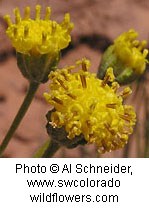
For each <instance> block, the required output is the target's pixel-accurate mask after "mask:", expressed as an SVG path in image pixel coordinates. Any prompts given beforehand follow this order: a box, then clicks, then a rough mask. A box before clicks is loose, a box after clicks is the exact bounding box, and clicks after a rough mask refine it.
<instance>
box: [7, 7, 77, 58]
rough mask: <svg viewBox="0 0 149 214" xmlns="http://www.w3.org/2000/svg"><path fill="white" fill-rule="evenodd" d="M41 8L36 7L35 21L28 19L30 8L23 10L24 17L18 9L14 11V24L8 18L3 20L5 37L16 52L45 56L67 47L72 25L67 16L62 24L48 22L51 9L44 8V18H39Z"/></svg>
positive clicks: (66, 15)
mask: <svg viewBox="0 0 149 214" xmlns="http://www.w3.org/2000/svg"><path fill="white" fill-rule="evenodd" d="M40 12H41V6H40V5H37V6H36V14H35V19H31V18H30V7H26V8H25V10H24V17H23V18H22V17H21V15H20V11H19V9H18V8H16V9H15V10H14V14H15V23H12V22H11V19H10V16H9V15H6V16H5V17H4V18H5V20H6V21H7V24H8V28H7V31H6V33H7V35H8V37H9V38H10V40H11V42H12V45H13V46H14V47H15V49H16V51H17V52H20V53H23V54H47V53H51V54H52V53H55V52H58V51H60V50H61V49H63V48H65V47H67V46H68V44H69V42H70V41H71V37H70V32H71V30H72V28H73V24H72V23H71V22H70V16H69V14H68V13H67V14H65V17H64V20H63V22H62V23H60V24H58V23H57V22H56V21H51V20H50V15H51V9H50V7H47V8H46V12H45V16H44V18H43V19H41V18H40Z"/></svg>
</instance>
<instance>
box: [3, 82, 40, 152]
mask: <svg viewBox="0 0 149 214" xmlns="http://www.w3.org/2000/svg"><path fill="white" fill-rule="evenodd" d="M38 87H39V83H36V82H30V85H29V89H28V92H27V94H26V96H25V98H24V101H23V103H22V105H21V107H20V109H19V111H18V113H17V115H16V117H15V118H14V120H13V122H12V125H11V126H10V128H9V130H8V132H7V134H6V136H5V138H4V139H3V141H2V144H1V145H0V155H1V154H2V153H3V151H4V150H5V149H6V147H7V146H8V144H9V141H10V139H11V138H12V136H13V134H14V133H15V131H16V129H17V128H18V126H19V124H20V123H21V121H22V119H23V117H24V116H25V113H26V112H27V110H28V108H29V106H30V104H31V102H32V100H33V98H34V95H35V93H36V91H37V89H38Z"/></svg>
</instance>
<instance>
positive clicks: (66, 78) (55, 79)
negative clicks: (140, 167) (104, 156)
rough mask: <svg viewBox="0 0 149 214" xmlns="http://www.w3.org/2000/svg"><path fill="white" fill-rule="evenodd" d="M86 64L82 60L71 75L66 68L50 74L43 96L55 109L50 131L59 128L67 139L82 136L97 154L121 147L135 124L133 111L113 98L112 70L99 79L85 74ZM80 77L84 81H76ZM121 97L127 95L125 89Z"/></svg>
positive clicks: (119, 97) (87, 62)
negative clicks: (47, 88)
mask: <svg viewBox="0 0 149 214" xmlns="http://www.w3.org/2000/svg"><path fill="white" fill-rule="evenodd" d="M89 65H90V62H89V61H88V60H86V59H82V60H79V61H77V62H76V64H75V66H72V68H73V69H74V70H73V72H71V70H70V66H69V67H65V68H63V69H58V70H56V71H54V72H52V73H50V75H49V79H50V85H49V89H50V90H49V93H44V97H45V99H46V100H47V102H48V103H50V104H51V105H53V107H54V109H55V111H53V112H52V114H51V121H50V124H54V125H53V128H60V127H62V126H63V127H64V128H65V130H66V133H67V137H68V138H69V139H73V138H75V137H76V136H79V135H80V134H82V135H83V136H84V138H85V140H86V141H87V142H88V143H90V144H91V143H94V144H96V146H97V148H98V151H99V152H100V153H104V152H109V151H112V150H116V149H120V148H123V147H124V146H125V144H126V143H127V141H128V136H129V135H130V134H131V133H132V131H133V126H134V125H135V122H136V114H135V112H134V109H133V107H132V106H128V105H123V96H119V95H117V93H116V89H115V88H118V87H119V86H118V84H117V83H116V84H114V83H115V82H113V81H114V79H115V78H114V75H113V70H112V68H109V69H108V70H107V74H106V75H105V78H104V79H103V80H100V79H98V78H97V77H96V75H95V74H94V73H91V72H90V71H89V67H90V66H89ZM83 74H84V76H83V78H84V79H83V78H82V77H81V78H80V75H83ZM60 80H61V81H60ZM108 82H111V83H110V85H108V84H107V83H108ZM64 86H65V87H64ZM123 94H130V93H129V90H128V88H126V90H125V89H124V91H123Z"/></svg>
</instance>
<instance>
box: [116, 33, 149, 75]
mask: <svg viewBox="0 0 149 214" xmlns="http://www.w3.org/2000/svg"><path fill="white" fill-rule="evenodd" d="M137 37H138V33H137V32H136V31H135V30H133V29H131V30H129V31H128V32H124V33H122V34H121V35H120V36H119V37H118V38H116V39H115V41H114V51H115V53H116V55H117V57H118V58H119V59H120V60H121V61H122V62H123V63H124V64H125V66H127V67H130V68H132V69H133V70H134V72H135V73H136V74H142V73H143V72H144V70H145V68H146V62H147V59H146V57H147V54H148V50H147V49H145V47H146V44H147V42H146V41H145V40H144V41H141V42H140V41H139V40H137Z"/></svg>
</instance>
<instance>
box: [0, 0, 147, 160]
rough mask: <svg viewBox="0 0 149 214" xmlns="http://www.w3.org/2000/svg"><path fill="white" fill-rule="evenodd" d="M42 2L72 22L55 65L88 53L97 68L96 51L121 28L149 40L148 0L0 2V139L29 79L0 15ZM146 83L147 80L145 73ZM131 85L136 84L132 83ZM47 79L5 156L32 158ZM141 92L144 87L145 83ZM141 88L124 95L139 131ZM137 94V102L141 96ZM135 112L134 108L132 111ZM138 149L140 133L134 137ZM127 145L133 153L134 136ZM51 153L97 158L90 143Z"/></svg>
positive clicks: (39, 140)
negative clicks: (67, 40)
mask: <svg viewBox="0 0 149 214" xmlns="http://www.w3.org/2000/svg"><path fill="white" fill-rule="evenodd" d="M36 4H41V5H42V6H43V12H44V8H45V7H46V6H50V7H51V8H52V17H51V18H52V19H55V20H57V21H60V20H62V19H63V16H64V14H65V13H66V12H69V13H70V15H71V19H72V21H73V22H74V24H75V28H74V30H73V31H72V44H71V45H70V46H69V47H68V48H67V50H65V51H64V52H63V57H62V59H61V62H60V64H59V67H62V66H64V65H70V64H73V63H74V60H76V59H79V58H81V57H87V58H89V59H90V60H91V62H92V67H91V69H92V71H93V72H96V71H97V68H98V65H99V62H100V59H101V54H102V53H103V51H104V50H105V49H106V48H107V47H108V45H109V44H111V43H112V40H113V39H114V38H115V37H116V36H118V35H119V34H120V33H121V32H123V31H127V30H128V29H130V28H134V29H135V30H136V31H138V32H139V35H140V36H139V38H140V39H146V40H147V41H148V39H149V22H148V20H149V1H148V0H141V1H140V0H110V1H109V0H92V1H91V0H75V1H71V0H45V1H44V0H38V1H36V0H32V1H29V0H12V1H10V0H0V142H1V141H2V138H3V136H4V135H5V133H6V132H7V130H8V128H9V125H10V124H11V121H12V120H13V118H14V116H15V114H16V113H17V110H18V108H19V106H20V104H21V103H22V101H23V98H24V95H25V92H26V90H27V87H28V82H27V80H25V79H24V78H23V77H22V75H21V73H20V71H19V69H18V68H17V65H16V58H15V51H14V50H13V48H12V46H11V44H10V42H9V40H8V39H7V37H6V35H5V29H6V24H5V22H4V20H3V18H2V17H3V15H5V14H10V15H12V17H14V16H13V12H12V11H13V9H14V8H15V7H19V8H20V10H21V12H23V7H24V6H30V7H31V8H32V15H34V7H35V5H36ZM145 81H146V83H148V77H147V74H146V75H145ZM133 87H134V89H135V88H136V85H135V84H133ZM47 89H48V83H46V84H44V85H41V86H40V88H39V90H38V92H37V94H36V96H35V99H34V100H33V102H32V104H31V106H30V109H29V110H28V113H27V115H26V116H25V118H24V120H23V121H22V123H21V125H20V127H19V128H18V130H17V132H16V133H15V135H14V137H13V138H12V140H11V142H10V144H9V146H8V147H7V149H6V151H5V153H4V155H3V156H4V157H32V155H33V154H34V152H35V151H36V150H37V148H39V147H40V146H41V145H42V144H43V142H44V141H45V140H46V139H47V137H48V136H47V133H46V129H45V125H46V119H45V114H46V113H47V111H48V109H49V106H48V105H47V103H46V102H45V100H44V99H43V92H45V91H47ZM144 90H146V93H147V89H146V88H145V87H144ZM142 93H144V92H142V90H141V88H140V89H139V93H138V95H137V96H135V95H134V96H133V95H132V97H131V98H130V99H129V101H128V102H129V104H130V103H132V104H133V105H134V106H135V108H136V109H137V108H138V107H139V113H138V118H139V130H143V128H142V127H143V123H144V120H145V117H146V115H145V114H144V109H145V108H146V103H145V101H144V100H143V99H142V97H141V96H142ZM140 97H141V100H140ZM137 111H138V110H137ZM139 139H140V142H141V146H140V145H139V147H140V148H139V149H140V150H143V143H144V141H145V136H144V132H143V131H140V136H139ZM130 141H131V142H130V143H129V157H138V153H137V151H138V146H137V144H136V137H134V136H133V137H131V140H130ZM124 152H126V148H125V150H119V151H116V152H112V153H107V154H105V155H103V156H101V157H122V155H123V154H124ZM55 157H98V154H97V153H96V148H95V147H94V146H83V147H81V146H80V147H78V148H76V149H72V150H68V149H65V148H62V149H60V150H59V151H58V152H57V153H56V154H55Z"/></svg>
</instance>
